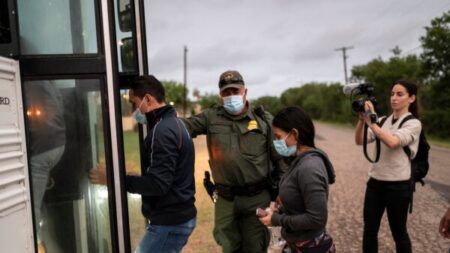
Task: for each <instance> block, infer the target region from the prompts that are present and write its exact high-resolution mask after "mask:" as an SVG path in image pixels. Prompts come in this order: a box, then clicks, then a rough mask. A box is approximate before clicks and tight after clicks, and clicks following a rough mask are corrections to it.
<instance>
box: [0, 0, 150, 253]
mask: <svg viewBox="0 0 450 253" xmlns="http://www.w3.org/2000/svg"><path fill="white" fill-rule="evenodd" d="M1 5H2V6H1V8H0V10H1V12H2V15H1V17H5V16H4V14H5V13H6V14H7V15H8V20H7V21H8V22H6V21H5V20H6V19H3V18H1V19H0V22H2V23H1V24H2V26H0V27H6V25H5V26H3V25H4V24H7V25H8V27H9V29H4V30H2V31H1V32H0V55H1V56H4V57H11V58H14V59H15V61H12V62H14V63H15V64H16V65H17V62H18V63H19V65H20V68H19V67H17V70H18V72H20V77H21V78H18V79H15V87H18V88H19V90H20V91H21V95H20V96H19V97H18V98H17V99H19V100H21V102H23V107H19V108H21V109H22V111H20V110H19V111H18V113H19V114H21V115H22V119H23V122H24V127H23V129H22V130H23V132H24V137H26V138H23V139H21V144H23V148H24V150H25V151H26V152H24V154H26V159H25V160H24V161H23V163H24V166H25V167H24V170H23V172H24V173H23V174H24V179H23V180H22V181H18V184H19V186H20V187H22V189H25V190H28V191H25V194H24V195H21V196H22V197H23V200H22V201H23V202H24V203H28V205H29V206H28V208H24V209H23V210H25V212H27V213H24V214H22V215H23V217H22V219H21V222H22V223H23V222H26V221H27V219H24V217H29V216H27V215H26V214H29V215H30V214H32V215H31V216H30V217H29V220H28V223H27V225H24V228H26V229H25V230H24V231H31V232H32V233H29V234H28V237H27V236H25V237H24V238H28V239H29V240H30V241H31V245H32V247H29V248H27V249H25V251H16V250H13V251H10V252H69V253H70V252H74V253H75V252H76V253H78V252H96V253H97V252H131V250H132V249H133V248H134V247H135V245H136V243H137V241H136V239H133V238H138V237H139V236H140V235H141V234H142V233H143V229H144V228H145V220H143V218H142V216H141V215H139V216H138V215H133V217H135V218H133V221H134V223H136V224H139V225H138V226H137V227H136V226H134V225H129V224H130V223H129V219H128V204H130V208H131V212H132V213H136V214H137V212H136V211H137V210H139V208H140V207H139V206H140V200H139V198H137V197H136V196H131V195H127V194H126V191H125V189H124V175H125V173H126V171H125V170H126V169H129V167H130V166H128V163H125V157H124V154H125V153H127V152H124V143H125V144H127V143H132V142H133V141H135V142H136V143H137V147H139V144H138V141H137V140H138V137H137V136H138V134H137V132H135V131H133V129H134V127H128V125H129V124H128V123H126V124H125V123H123V122H129V118H130V116H131V105H130V104H129V103H128V101H127V100H126V97H127V96H126V95H127V88H128V87H129V83H130V80H132V78H133V77H135V76H138V75H140V74H144V73H145V72H146V71H145V69H146V68H147V66H146V65H147V63H146V62H147V61H146V50H145V32H144V29H145V27H144V26H143V25H141V24H143V21H142V20H143V18H142V13H144V12H143V1H137V0H136V1H131V0H114V1H113V0H17V1H14V0H7V1H2V3H1ZM5 9H6V10H8V11H5V12H4V11H3V10H5ZM12 10H14V11H12ZM2 29H3V28H2ZM5 31H6V32H5ZM6 36H9V37H6ZM14 38H16V39H15V40H14ZM137 38H138V39H137ZM2 42H3V43H2ZM7 61H11V60H7ZM0 76H1V70H0ZM17 76H19V74H17ZM20 79H21V80H20ZM1 91H2V88H1V86H0V92H1ZM1 96H2V94H1V93H0V97H1ZM0 100H1V99H0ZM0 113H2V111H1V106H0ZM1 123H2V121H1V119H0V137H2V124H1ZM125 125H127V126H125ZM123 126H125V128H126V129H128V130H129V132H127V134H125V135H124V134H123V132H124V127H123ZM5 131H6V130H5ZM8 131H10V130H8ZM134 133H136V134H134ZM141 136H142V132H141ZM127 138H128V139H127ZM25 140H26V142H25ZM25 144H26V145H25ZM1 145H2V144H1V138H0V151H2V146H1ZM133 145H135V144H133V143H132V146H133ZM125 146H126V145H125ZM21 147H22V146H21ZM25 147H26V149H25ZM133 147H134V146H133ZM136 152H137V153H138V154H139V150H137V151H136ZM128 153H129V154H130V152H128ZM0 158H1V152H0ZM137 159H138V161H139V155H138V158H137ZM0 162H1V159H0ZM97 164H103V165H104V166H105V167H106V168H107V182H108V183H107V185H106V186H102V185H94V184H92V183H91V182H90V181H89V179H88V172H89V170H90V169H92V168H94V167H95V166H96V165H97ZM131 167H132V168H133V169H135V167H136V164H134V165H132V166H131ZM137 167H138V168H139V167H140V164H139V163H138V164H137ZM8 175H9V174H8ZM3 176H5V174H4V173H2V171H1V170H0V183H1V182H2V179H3ZM28 182H29V184H28ZM1 187H2V186H1V184H0V198H1V197H2V194H3V192H2V191H1V190H2V188H1ZM20 187H19V188H20ZM27 192H28V194H27ZM127 197H128V198H127ZM128 200H129V201H130V203H128V202H129V201H128ZM27 201H28V202H27ZM0 209H1V206H0ZM10 210H13V211H14V210H15V209H10ZM2 214H4V215H6V216H8V215H16V216H14V217H13V216H10V217H13V218H10V219H12V220H16V221H17V214H15V212H11V214H9V213H2V210H0V224H2V226H1V227H0V238H2V239H0V240H1V243H2V245H5V244H4V241H3V240H5V239H4V238H5V237H4V236H3V235H6V234H7V233H8V229H7V228H6V227H5V226H3V224H4V223H3V221H5V218H4V217H3V216H1V215H2ZM31 221H32V222H31ZM134 223H132V224H134ZM130 226H131V230H132V233H131V236H130ZM130 237H131V241H133V244H131V243H130ZM9 243H11V244H12V245H14V244H15V243H16V242H15V241H14V240H11V241H10V242H9ZM17 243H20V242H17Z"/></svg>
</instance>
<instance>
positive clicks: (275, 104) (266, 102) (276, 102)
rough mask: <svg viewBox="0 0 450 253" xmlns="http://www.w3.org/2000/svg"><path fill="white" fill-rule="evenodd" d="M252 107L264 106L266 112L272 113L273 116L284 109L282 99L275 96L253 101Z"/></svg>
mask: <svg viewBox="0 0 450 253" xmlns="http://www.w3.org/2000/svg"><path fill="white" fill-rule="evenodd" d="M251 104H252V107H253V108H255V107H256V106H258V105H262V106H263V107H264V110H266V111H268V112H270V113H271V114H272V115H275V114H277V113H278V112H279V111H280V110H281V107H282V104H281V101H280V98H278V97H275V96H264V97H259V98H257V99H255V100H253V101H251Z"/></svg>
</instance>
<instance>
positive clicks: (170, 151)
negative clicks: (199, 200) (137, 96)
mask: <svg viewBox="0 0 450 253" xmlns="http://www.w3.org/2000/svg"><path fill="white" fill-rule="evenodd" d="M150 114H153V115H151V117H156V123H155V124H154V126H150V127H151V128H150V131H149V133H148V135H147V137H146V139H145V155H146V157H145V159H147V161H148V166H147V168H146V169H145V170H144V172H143V174H142V176H127V177H126V189H127V191H128V192H131V193H138V194H141V195H142V213H143V214H144V216H145V217H147V218H148V219H149V220H150V221H151V223H152V224H154V225H176V224H181V223H184V222H186V221H188V220H190V219H192V218H194V217H195V216H196V214H197V210H196V208H195V205H194V202H195V197H194V194H195V181H194V163H195V151H194V144H193V142H192V139H191V137H190V136H189V133H188V132H187V130H186V128H185V127H184V125H183V123H182V122H181V121H180V120H179V119H178V118H177V117H176V112H175V109H173V107H171V106H164V107H161V108H159V109H156V110H155V111H153V112H150ZM146 116H147V117H149V116H150V115H146Z"/></svg>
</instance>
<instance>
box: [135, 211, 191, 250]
mask: <svg viewBox="0 0 450 253" xmlns="http://www.w3.org/2000/svg"><path fill="white" fill-rule="evenodd" d="M196 224H197V218H196V217H194V218H192V219H191V220H189V221H188V222H186V223H183V224H180V225H172V226H163V225H151V224H150V225H148V227H147V231H146V232H145V234H144V237H143V238H142V240H141V242H140V243H139V245H138V247H137V248H136V250H135V251H134V252H135V253H159V252H161V253H178V252H181V249H182V248H183V247H184V245H186V243H187V241H188V238H189V236H190V235H191V233H192V231H193V230H194V228H195V225H196Z"/></svg>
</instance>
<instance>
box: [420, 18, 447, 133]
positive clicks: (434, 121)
mask: <svg viewBox="0 0 450 253" xmlns="http://www.w3.org/2000/svg"><path fill="white" fill-rule="evenodd" d="M425 30H426V34H425V36H422V37H421V38H420V41H421V42H422V47H423V53H422V55H421V56H422V59H423V61H424V64H423V67H424V71H425V73H426V75H427V80H429V87H427V93H425V96H424V97H422V98H421V99H422V101H425V103H423V105H424V109H425V110H424V112H423V113H422V123H423V126H424V128H425V129H427V130H428V131H429V132H432V133H433V134H434V135H437V136H440V137H444V138H449V137H450V129H449V127H448V126H449V125H450V11H447V12H446V13H444V14H443V15H442V16H441V17H437V18H435V19H433V20H432V21H431V25H430V26H428V27H425Z"/></svg>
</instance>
